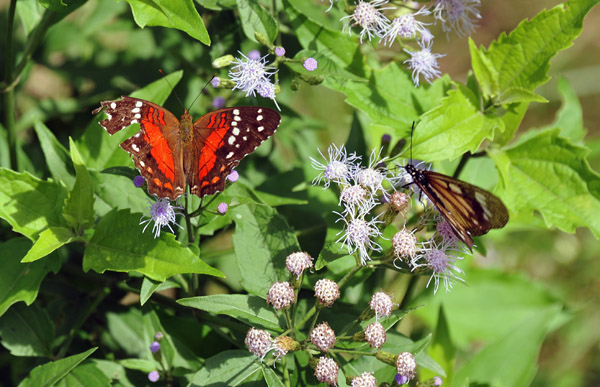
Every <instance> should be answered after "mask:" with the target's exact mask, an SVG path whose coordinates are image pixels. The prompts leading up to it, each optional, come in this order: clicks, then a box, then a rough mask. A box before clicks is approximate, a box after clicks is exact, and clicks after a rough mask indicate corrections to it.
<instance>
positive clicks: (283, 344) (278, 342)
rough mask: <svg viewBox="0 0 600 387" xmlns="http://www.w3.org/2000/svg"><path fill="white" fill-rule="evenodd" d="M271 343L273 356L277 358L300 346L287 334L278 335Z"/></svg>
mask: <svg viewBox="0 0 600 387" xmlns="http://www.w3.org/2000/svg"><path fill="white" fill-rule="evenodd" d="M273 344H274V346H275V357H276V358H277V359H279V358H281V357H283V356H285V355H287V353H288V352H289V351H295V350H297V349H298V348H299V347H300V344H299V343H297V342H296V341H294V339H292V338H291V337H289V336H279V337H278V338H276V339H275V342H274V343H273Z"/></svg>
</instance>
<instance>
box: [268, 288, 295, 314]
mask: <svg viewBox="0 0 600 387" xmlns="http://www.w3.org/2000/svg"><path fill="white" fill-rule="evenodd" d="M295 299H296V295H295V294H294V288H292V285H290V283H289V282H275V283H274V284H273V285H271V288H270V289H269V291H268V292H267V303H268V304H271V305H273V308H275V310H279V309H283V308H287V307H288V306H290V305H291V304H292V302H294V300H295Z"/></svg>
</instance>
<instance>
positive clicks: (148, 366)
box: [119, 350, 159, 373]
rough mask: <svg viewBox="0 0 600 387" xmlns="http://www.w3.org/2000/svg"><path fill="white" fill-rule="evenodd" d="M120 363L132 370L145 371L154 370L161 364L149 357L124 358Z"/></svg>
mask: <svg viewBox="0 0 600 387" xmlns="http://www.w3.org/2000/svg"><path fill="white" fill-rule="evenodd" d="M148 351H150V350H148ZM119 364H121V365H122V366H123V367H125V368H128V369H130V370H136V371H142V372H145V373H149V372H151V371H154V370H156V369H157V368H158V366H159V364H158V363H157V362H156V361H154V360H148V359H123V360H119Z"/></svg>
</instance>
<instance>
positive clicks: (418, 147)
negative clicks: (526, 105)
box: [405, 85, 504, 161]
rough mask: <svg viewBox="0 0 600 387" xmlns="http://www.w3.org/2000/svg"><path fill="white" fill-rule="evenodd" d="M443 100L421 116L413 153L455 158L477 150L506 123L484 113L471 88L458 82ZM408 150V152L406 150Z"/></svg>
mask: <svg viewBox="0 0 600 387" xmlns="http://www.w3.org/2000/svg"><path fill="white" fill-rule="evenodd" d="M457 87H458V88H457V89H456V90H452V91H449V92H448V96H447V97H445V98H444V99H443V100H442V102H441V104H440V105H439V106H438V107H437V108H435V109H433V110H430V111H428V112H427V113H425V114H424V115H423V116H421V121H420V122H419V125H418V126H417V127H416V128H415V132H414V137H413V155H414V157H416V158H419V159H421V160H427V161H437V160H446V159H447V160H453V159H455V158H457V157H459V156H461V155H462V154H463V153H465V152H467V151H470V152H475V151H477V149H478V148H479V146H480V145H481V143H482V142H483V141H484V140H485V139H491V138H492V137H493V136H494V132H495V131H496V130H503V128H504V124H503V122H502V120H501V119H500V118H498V117H494V116H491V115H486V114H483V113H481V111H480V110H479V106H478V105H477V101H476V98H475V96H474V95H473V93H472V92H471V90H469V89H468V88H466V87H465V86H462V85H457ZM405 154H406V152H405Z"/></svg>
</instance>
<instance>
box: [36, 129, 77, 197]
mask: <svg viewBox="0 0 600 387" xmlns="http://www.w3.org/2000/svg"><path fill="white" fill-rule="evenodd" d="M33 128H34V129H35V132H36V133H37V136H38V140H39V141H40V145H41V147H42V152H44V158H45V160H46V165H47V166H48V170H49V171H50V174H51V175H52V178H53V179H54V180H56V181H62V182H63V183H65V185H66V186H67V187H69V188H71V187H73V183H74V182H75V177H74V176H73V175H74V174H75V171H74V170H73V165H72V162H71V157H70V155H69V152H68V151H67V150H66V149H65V147H63V146H62V144H61V143H60V142H58V140H57V139H56V137H55V136H54V133H52V132H51V131H50V129H48V127H47V126H46V125H44V123H43V122H40V121H35V122H34V124H33Z"/></svg>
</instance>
